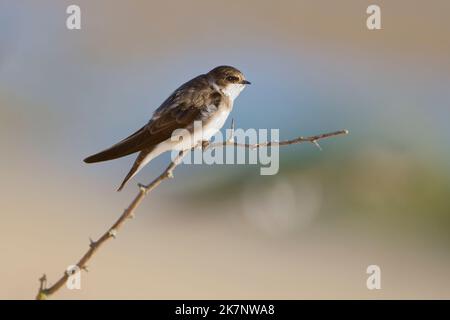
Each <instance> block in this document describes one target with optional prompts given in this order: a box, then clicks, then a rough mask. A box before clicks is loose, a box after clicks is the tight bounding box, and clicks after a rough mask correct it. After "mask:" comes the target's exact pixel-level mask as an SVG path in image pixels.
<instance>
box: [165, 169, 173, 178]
mask: <svg viewBox="0 0 450 320" xmlns="http://www.w3.org/2000/svg"><path fill="white" fill-rule="evenodd" d="M166 177H167V178H169V179H172V178H173V173H172V171H167V172H166Z"/></svg>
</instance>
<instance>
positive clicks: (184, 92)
mask: <svg viewBox="0 0 450 320" xmlns="http://www.w3.org/2000/svg"><path fill="white" fill-rule="evenodd" d="M247 84H250V82H249V81H247V80H246V79H245V77H244V75H243V74H242V72H240V71H239V70H238V69H236V68H233V67H230V66H220V67H217V68H214V69H213V70H211V71H209V72H208V73H206V74H202V75H200V76H198V77H196V78H194V79H192V80H190V81H188V82H186V83H185V84H183V85H182V86H181V87H179V88H178V89H177V90H175V91H174V92H173V93H172V94H171V95H170V96H169V98H167V99H166V101H164V102H163V103H162V104H161V106H160V107H159V108H158V109H156V111H155V112H154V113H153V117H152V118H151V119H150V121H149V122H148V123H147V124H146V125H145V126H143V127H142V128H141V129H139V130H138V131H136V132H135V133H133V134H132V135H131V136H129V137H128V138H125V139H123V140H122V141H120V142H118V143H116V144H115V145H113V146H112V147H110V148H108V149H106V150H104V151H101V152H99V153H97V154H94V155H92V156H90V157H87V158H86V159H84V161H85V162H86V163H93V162H100V161H107V160H112V159H117V158H120V157H124V156H127V155H129V154H132V153H135V152H139V155H138V156H137V158H136V161H135V162H134V164H133V166H132V167H131V170H130V172H129V173H128V174H127V176H126V177H125V179H124V180H123V182H122V184H121V185H120V187H119V189H118V191H120V190H122V188H123V187H124V186H125V184H126V183H127V181H128V180H130V179H131V178H132V177H134V176H135V175H136V174H137V173H138V172H139V170H141V169H142V168H143V167H144V166H145V165H146V164H147V163H149V162H150V161H151V160H152V159H154V158H155V157H157V156H159V155H160V154H161V153H163V152H166V151H170V150H187V149H190V148H191V147H193V146H195V145H197V144H198V143H199V142H200V141H205V140H209V139H210V138H211V137H212V136H213V135H214V134H216V133H217V132H218V131H219V130H220V129H221V128H222V126H223V125H224V123H225V121H226V119H227V118H228V115H229V114H230V112H231V110H232V109H233V102H234V99H236V97H237V96H238V95H239V93H240V92H241V91H242V90H243V89H244V88H245V85H247ZM195 121H201V124H202V130H201V133H200V134H199V135H198V134H197V133H196V132H194V134H193V135H190V136H189V137H188V139H183V138H182V139H178V140H175V141H173V139H171V137H172V133H173V132H174V131H175V130H177V129H186V130H187V132H191V133H192V132H193V131H194V122H195Z"/></svg>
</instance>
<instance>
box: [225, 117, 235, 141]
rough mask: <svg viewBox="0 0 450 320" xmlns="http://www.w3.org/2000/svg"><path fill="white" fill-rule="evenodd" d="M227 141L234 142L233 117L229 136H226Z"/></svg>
mask: <svg viewBox="0 0 450 320" xmlns="http://www.w3.org/2000/svg"><path fill="white" fill-rule="evenodd" d="M226 142H227V143H233V142H234V118H232V119H231V127H230V136H229V137H228V139H227V141H226Z"/></svg>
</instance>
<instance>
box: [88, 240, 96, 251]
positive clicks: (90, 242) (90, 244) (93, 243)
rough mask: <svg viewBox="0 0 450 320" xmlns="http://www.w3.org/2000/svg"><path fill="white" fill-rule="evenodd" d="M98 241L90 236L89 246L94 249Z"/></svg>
mask: <svg viewBox="0 0 450 320" xmlns="http://www.w3.org/2000/svg"><path fill="white" fill-rule="evenodd" d="M95 245H96V242H95V241H94V240H92V238H89V247H91V248H92V249H93V248H94V247H95Z"/></svg>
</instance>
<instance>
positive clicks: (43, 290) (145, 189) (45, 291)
mask: <svg viewBox="0 0 450 320" xmlns="http://www.w3.org/2000/svg"><path fill="white" fill-rule="evenodd" d="M344 134H348V131H347V130H341V131H335V132H330V133H324V134H320V135H316V136H311V137H298V138H295V139H292V140H285V141H279V142H278V141H269V142H265V143H257V144H245V143H236V142H234V120H233V122H232V131H231V136H230V138H229V139H227V140H226V141H224V142H221V143H212V144H211V143H209V142H207V141H204V142H203V143H202V144H201V146H202V147H203V150H206V149H207V148H218V147H225V146H236V147H243V148H249V149H256V148H260V147H270V146H284V145H291V144H297V143H303V142H310V143H313V144H315V145H317V146H318V143H317V141H319V140H321V139H326V138H330V137H334V136H338V135H344ZM196 147H197V146H196ZM319 148H320V146H319ZM188 151H189V150H184V151H180V153H179V154H178V156H177V157H176V158H175V159H174V160H173V161H172V162H171V163H170V164H169V166H168V167H167V168H166V170H164V172H163V173H161V174H160V175H159V176H158V177H157V178H155V179H154V180H153V181H152V182H151V183H149V184H148V185H143V184H139V193H138V194H137V195H136V197H135V198H134V199H133V201H132V202H131V203H130V205H129V206H128V208H126V209H125V211H124V212H123V213H122V215H121V216H120V217H119V218H118V219H117V220H116V222H115V223H114V224H113V225H112V226H111V227H110V228H109V229H108V230H107V231H106V232H105V233H104V234H103V235H102V236H101V237H100V238H99V239H98V240H97V241H94V240H92V239H90V244H89V249H88V250H87V251H86V253H85V254H84V255H83V256H82V257H81V259H80V260H79V261H78V262H77V264H76V267H78V268H79V270H85V271H88V267H87V263H88V262H89V261H90V259H91V258H92V257H93V256H94V254H95V253H96V252H97V251H98V250H99V249H100V247H102V246H103V244H105V243H106V242H107V241H108V240H109V239H111V238H113V239H114V238H115V237H116V235H117V233H118V231H119V229H120V228H121V227H122V226H123V224H124V223H125V222H126V221H127V220H128V219H131V218H133V217H134V212H135V210H136V209H137V208H138V207H139V205H140V204H141V202H142V200H144V198H145V196H146V195H147V194H148V193H149V192H151V191H152V190H153V189H155V188H156V187H158V186H159V185H160V184H161V182H163V181H164V180H166V179H169V178H173V171H174V170H175V168H176V167H177V166H178V165H179V164H181V162H182V159H183V158H184V156H185V155H186V154H187V152H188ZM70 275H72V273H69V272H64V274H63V275H62V276H61V278H60V279H59V280H58V281H56V282H55V283H54V284H53V285H52V286H50V287H48V288H47V277H46V275H45V274H44V275H43V276H42V277H41V278H40V279H39V283H40V284H39V290H38V294H37V296H36V299H37V300H45V299H47V298H48V297H49V296H51V295H52V294H54V293H55V292H57V291H58V290H59V289H61V288H62V287H63V286H64V285H65V284H66V282H67V280H68V279H69V277H70Z"/></svg>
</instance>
